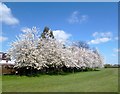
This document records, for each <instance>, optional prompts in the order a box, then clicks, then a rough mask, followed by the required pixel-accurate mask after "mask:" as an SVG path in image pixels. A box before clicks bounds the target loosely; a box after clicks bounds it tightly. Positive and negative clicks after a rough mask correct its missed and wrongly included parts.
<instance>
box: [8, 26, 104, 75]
mask: <svg viewBox="0 0 120 94" xmlns="http://www.w3.org/2000/svg"><path fill="white" fill-rule="evenodd" d="M23 31H24V33H23V34H22V35H20V36H19V37H18V40H17V41H15V42H13V43H12V48H11V49H10V51H9V54H10V55H11V56H12V58H13V59H15V66H14V67H15V68H16V69H17V70H19V71H20V70H25V71H27V70H30V71H34V70H38V71H42V72H46V73H47V72H51V71H53V72H62V71H64V70H69V69H71V70H74V69H75V70H76V69H77V70H81V69H82V70H84V69H87V68H93V69H94V68H102V67H103V57H102V56H101V55H100V54H99V52H96V53H94V52H93V51H92V50H90V49H86V48H87V47H88V46H86V45H87V44H85V45H83V44H84V43H82V45H83V46H81V47H78V46H74V45H72V46H68V47H65V45H63V44H61V43H60V42H59V41H57V40H56V39H54V36H53V34H52V31H51V30H49V28H47V27H45V29H44V31H43V33H42V34H41V37H39V35H38V29H37V28H36V27H33V28H31V29H26V30H23ZM30 73H32V72H30Z"/></svg>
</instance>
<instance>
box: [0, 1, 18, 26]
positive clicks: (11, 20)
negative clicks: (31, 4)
mask: <svg viewBox="0 0 120 94" xmlns="http://www.w3.org/2000/svg"><path fill="white" fill-rule="evenodd" d="M0 22H3V23H5V24H7V25H15V24H18V23H19V20H18V19H17V18H15V17H14V16H13V14H12V12H11V9H10V8H8V7H7V6H6V5H5V4H3V3H0Z"/></svg>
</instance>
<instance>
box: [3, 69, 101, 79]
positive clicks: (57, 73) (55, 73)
mask: <svg viewBox="0 0 120 94" xmlns="http://www.w3.org/2000/svg"><path fill="white" fill-rule="evenodd" d="M95 71H100V69H85V70H71V71H62V72H53V71H51V72H45V73H43V72H39V73H31V74H4V75H6V76H26V77H40V76H43V75H49V76H57V75H70V74H76V73H80V72H81V73H83V72H95Z"/></svg>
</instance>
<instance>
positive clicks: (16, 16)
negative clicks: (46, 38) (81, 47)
mask: <svg viewBox="0 0 120 94" xmlns="http://www.w3.org/2000/svg"><path fill="white" fill-rule="evenodd" d="M0 23H1V24H2V29H1V30H0V32H1V33H0V43H1V44H2V47H1V48H0V51H2V52H7V51H8V50H9V49H10V43H12V42H13V41H15V40H16V36H18V35H19V34H21V33H22V29H23V28H32V27H33V26H36V27H37V28H39V29H40V32H42V31H43V29H44V27H45V26H48V27H49V28H50V29H51V30H52V31H53V34H54V36H55V38H56V39H58V40H62V41H66V40H69V41H85V42H86V43H88V44H89V45H90V47H91V48H92V47H94V48H97V49H98V50H99V51H100V53H101V54H102V56H103V57H104V58H105V63H109V64H117V63H118V52H120V49H119V48H118V40H119V38H118V3H116V2H111V3H110V2H106V3H105V2H101V3H100V2H79V3H78V2H76V3H73V2H71V3H70V2H66V3H65V2H63V3H62V2H61V3H60V2H59V3H58V2H56V3H54V2H34V3H33V2H31V3H30V2H11V3H10V2H7V3H0Z"/></svg>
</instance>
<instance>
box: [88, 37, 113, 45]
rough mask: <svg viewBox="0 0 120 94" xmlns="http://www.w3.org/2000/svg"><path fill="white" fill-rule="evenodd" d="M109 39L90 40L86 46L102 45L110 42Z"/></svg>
mask: <svg viewBox="0 0 120 94" xmlns="http://www.w3.org/2000/svg"><path fill="white" fill-rule="evenodd" d="M110 40H111V39H110V38H97V39H95V40H91V41H89V42H88V44H99V43H104V42H108V41H110Z"/></svg>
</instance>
